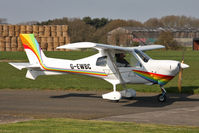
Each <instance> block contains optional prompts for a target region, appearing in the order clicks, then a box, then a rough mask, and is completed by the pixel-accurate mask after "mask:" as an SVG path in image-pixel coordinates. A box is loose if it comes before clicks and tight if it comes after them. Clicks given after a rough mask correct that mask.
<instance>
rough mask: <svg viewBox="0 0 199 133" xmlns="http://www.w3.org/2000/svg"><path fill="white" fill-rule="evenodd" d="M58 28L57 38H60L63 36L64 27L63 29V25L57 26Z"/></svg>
mask: <svg viewBox="0 0 199 133" xmlns="http://www.w3.org/2000/svg"><path fill="white" fill-rule="evenodd" d="M56 28H57V36H58V37H60V36H62V27H61V25H57V26H56Z"/></svg>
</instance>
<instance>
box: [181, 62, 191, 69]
mask: <svg viewBox="0 0 199 133" xmlns="http://www.w3.org/2000/svg"><path fill="white" fill-rule="evenodd" d="M180 67H181V68H182V69H185V68H188V67H189V65H187V64H184V63H180Z"/></svg>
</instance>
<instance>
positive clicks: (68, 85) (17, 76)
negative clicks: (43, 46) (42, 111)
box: [0, 50, 199, 94]
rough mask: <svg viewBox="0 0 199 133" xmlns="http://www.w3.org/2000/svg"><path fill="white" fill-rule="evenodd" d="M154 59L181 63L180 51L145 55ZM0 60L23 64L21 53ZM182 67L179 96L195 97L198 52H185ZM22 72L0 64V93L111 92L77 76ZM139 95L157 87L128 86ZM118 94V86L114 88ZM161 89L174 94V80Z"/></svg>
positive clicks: (77, 54)
mask: <svg viewBox="0 0 199 133" xmlns="http://www.w3.org/2000/svg"><path fill="white" fill-rule="evenodd" d="M94 53H96V52H94V51H83V52H82V51H71V52H65V51H56V52H45V54H46V55H47V56H48V57H55V58H66V59H79V58H83V57H86V56H89V55H92V54H94ZM147 54H148V55H149V56H151V57H152V58H154V59H169V60H179V61H180V60H181V59H182V51H164V50H155V51H148V52H147ZM0 60H17V61H18V60H22V61H27V57H26V55H25V53H24V52H0ZM185 63H187V64H189V65H190V68H188V69H185V70H184V71H183V83H182V85H183V88H182V91H183V93H191V94H193V93H199V67H198V66H199V52H198V51H185ZM25 74H26V70H22V71H19V70H17V69H15V68H13V67H12V66H10V65H9V64H8V63H7V62H0V89H3V88H11V89H16V88H17V89H21V88H33V89H75V90H112V85H111V84H109V83H107V82H106V81H104V80H102V79H98V78H93V77H88V76H81V75H71V74H68V75H59V76H39V77H38V78H37V79H36V80H35V81H34V80H30V79H26V78H25ZM128 87H130V88H133V89H135V90H137V91H140V92H160V89H159V86H158V85H153V86H147V85H128ZM118 88H119V89H120V90H121V89H122V87H121V85H118ZM165 88H166V89H167V91H168V92H172V93H177V92H178V91H177V77H175V78H174V79H173V80H172V81H171V82H169V83H168V84H167V85H166V86H165Z"/></svg>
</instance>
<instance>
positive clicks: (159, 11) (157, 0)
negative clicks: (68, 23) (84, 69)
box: [0, 0, 199, 24]
mask: <svg viewBox="0 0 199 133" xmlns="http://www.w3.org/2000/svg"><path fill="white" fill-rule="evenodd" d="M167 15H185V16H191V17H196V18H199V0H0V18H6V19H7V21H8V23H11V24H17V23H20V22H26V21H33V20H35V21H44V20H48V19H54V18H62V17H70V18H73V17H79V18H82V17H85V16H90V17H92V18H96V17H99V18H101V17H105V18H109V19H117V18H120V19H134V20H138V21H142V22H144V21H146V20H147V19H149V18H152V17H157V18H161V17H162V16H167Z"/></svg>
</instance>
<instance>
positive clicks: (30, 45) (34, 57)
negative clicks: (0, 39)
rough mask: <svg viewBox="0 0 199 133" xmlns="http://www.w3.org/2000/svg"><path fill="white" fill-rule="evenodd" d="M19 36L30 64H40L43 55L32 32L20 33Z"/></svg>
mask: <svg viewBox="0 0 199 133" xmlns="http://www.w3.org/2000/svg"><path fill="white" fill-rule="evenodd" d="M20 38H21V41H22V44H23V46H24V50H25V52H26V55H27V57H28V60H29V62H30V64H39V65H40V66H42V62H43V58H45V55H44V54H43V51H42V50H41V48H40V46H39V44H38V42H37V40H36V38H35V36H34V34H20Z"/></svg>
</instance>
